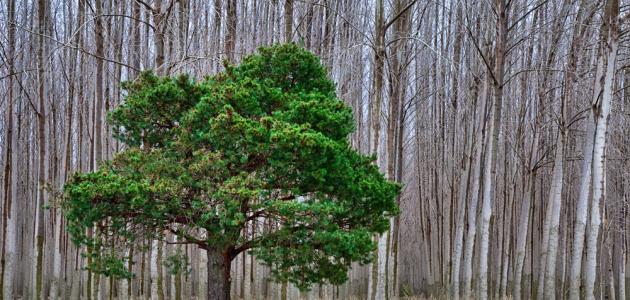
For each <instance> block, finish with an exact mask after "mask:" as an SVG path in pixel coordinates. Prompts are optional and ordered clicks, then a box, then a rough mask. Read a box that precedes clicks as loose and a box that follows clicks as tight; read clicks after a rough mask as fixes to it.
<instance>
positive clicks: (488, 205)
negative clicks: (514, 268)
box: [478, 0, 508, 300]
mask: <svg viewBox="0 0 630 300" xmlns="http://www.w3.org/2000/svg"><path fill="white" fill-rule="evenodd" d="M496 9H497V17H498V19H497V24H496V41H495V43H496V44H495V48H494V70H493V73H494V81H493V86H494V101H493V106H494V109H493V110H494V112H493V120H492V124H491V125H490V129H489V132H488V136H489V139H488V146H487V150H486V151H487V153H486V161H485V166H484V170H485V172H484V178H483V202H482V203H483V204H482V206H481V232H480V234H481V239H480V241H479V243H480V250H479V252H480V253H479V295H478V297H479V299H482V300H484V299H487V297H488V253H489V252H488V251H489V244H490V218H491V217H492V202H493V200H492V199H493V196H494V188H495V175H496V168H497V162H496V161H497V149H498V148H499V145H498V143H499V132H500V131H501V113H502V109H503V76H504V68H505V47H506V41H507V22H508V11H507V7H506V0H497V1H496Z"/></svg>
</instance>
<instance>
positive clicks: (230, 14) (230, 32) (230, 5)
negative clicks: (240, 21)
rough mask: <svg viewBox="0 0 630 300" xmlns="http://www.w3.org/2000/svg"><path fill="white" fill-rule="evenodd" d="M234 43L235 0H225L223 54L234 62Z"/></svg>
mask: <svg viewBox="0 0 630 300" xmlns="http://www.w3.org/2000/svg"><path fill="white" fill-rule="evenodd" d="M235 44H236V0H227V34H226V36H225V54H226V55H227V59H228V61H230V62H231V63H234V50H235V49H236V47H235Z"/></svg>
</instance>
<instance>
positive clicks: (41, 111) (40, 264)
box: [35, 0, 48, 299]
mask: <svg viewBox="0 0 630 300" xmlns="http://www.w3.org/2000/svg"><path fill="white" fill-rule="evenodd" d="M37 3H38V8H37V10H38V11H37V13H38V30H39V33H40V36H39V45H38V50H37V52H38V53H37V60H38V66H37V70H38V71H37V73H38V76H37V77H38V78H37V79H38V84H39V97H38V98H39V107H38V111H37V131H38V133H37V138H38V139H39V141H38V150H39V153H38V155H39V162H38V169H39V171H38V173H37V179H38V185H37V188H38V190H37V235H36V243H37V262H36V264H37V265H36V267H35V272H36V274H35V297H36V299H41V297H42V282H43V277H44V274H43V273H44V242H45V236H46V235H45V226H44V225H45V224H44V211H45V209H44V207H45V206H46V202H47V201H46V192H45V189H46V187H45V183H46V173H47V172H46V171H47V168H46V94H45V93H44V92H45V89H44V86H45V81H46V80H45V78H44V61H45V58H44V43H45V42H44V40H45V39H46V38H45V35H46V23H47V12H46V9H47V6H48V5H47V4H48V3H47V1H46V0H39V1H38V2H37Z"/></svg>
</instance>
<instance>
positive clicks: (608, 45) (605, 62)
mask: <svg viewBox="0 0 630 300" xmlns="http://www.w3.org/2000/svg"><path fill="white" fill-rule="evenodd" d="M604 9H605V14H604V18H605V19H604V23H603V24H602V27H603V28H602V30H603V31H604V34H605V35H604V37H605V40H604V42H603V44H602V45H600V49H599V50H600V53H599V54H600V55H599V59H598V69H599V65H601V66H602V67H601V69H602V72H601V77H596V78H595V80H596V81H598V82H600V83H601V84H602V94H601V95H599V94H596V95H595V98H594V99H593V103H592V110H593V111H592V113H593V115H594V117H595V123H596V125H595V136H594V140H593V141H594V144H593V174H592V175H593V177H592V182H593V202H592V203H591V207H590V213H591V218H590V221H589V234H588V236H587V238H586V240H587V245H586V250H587V251H586V264H585V268H586V269H585V272H584V274H585V280H584V281H585V297H586V298H587V299H594V298H595V294H594V292H595V276H596V274H597V244H598V243H597V239H598V236H599V226H600V224H601V216H600V203H601V202H602V201H603V200H604V198H605V197H604V188H605V168H604V161H605V149H606V136H607V134H608V129H607V126H608V115H609V113H610V105H611V102H612V96H613V91H612V88H613V86H612V85H613V82H614V77H615V62H616V60H617V48H618V47H619V20H618V18H619V1H618V0H608V1H606V5H605V8H604ZM587 138H588V137H587Z"/></svg>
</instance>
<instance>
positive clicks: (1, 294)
mask: <svg viewBox="0 0 630 300" xmlns="http://www.w3.org/2000/svg"><path fill="white" fill-rule="evenodd" d="M14 21H15V0H8V1H7V29H8V35H7V36H8V39H7V40H8V47H7V48H8V49H7V65H8V69H9V74H11V73H13V72H14V67H13V62H14V59H13V56H14V55H15V51H14V49H15V25H14V24H13V22H14ZM7 90H8V91H7V98H6V99H7V108H6V111H7V115H6V119H5V120H6V122H5V130H6V131H5V132H6V136H5V139H6V148H5V158H4V182H3V190H4V193H3V195H2V196H3V198H4V204H3V212H2V258H1V261H0V264H1V266H0V267H1V268H2V273H1V274H0V299H5V298H6V299H12V298H13V278H14V276H13V275H14V274H13V273H14V271H15V270H14V265H15V261H16V259H15V254H16V242H17V241H16V240H15V238H16V229H17V226H16V225H17V222H16V217H17V216H16V204H14V203H13V200H14V199H15V198H16V197H15V192H16V190H17V187H14V183H16V180H15V178H14V175H13V174H14V167H13V164H14V163H15V162H16V160H15V159H14V158H13V147H14V144H15V142H16V141H15V140H14V136H13V128H14V124H13V114H14V110H13V76H12V75H9V78H8V82H7ZM7 270H8V272H7Z"/></svg>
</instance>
